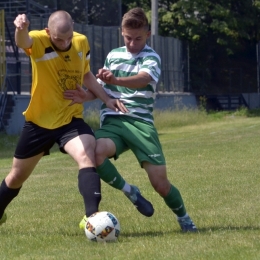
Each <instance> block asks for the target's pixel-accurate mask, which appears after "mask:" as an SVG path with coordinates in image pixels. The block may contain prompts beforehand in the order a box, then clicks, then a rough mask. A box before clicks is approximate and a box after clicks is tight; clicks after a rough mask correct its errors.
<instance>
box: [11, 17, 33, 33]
mask: <svg viewBox="0 0 260 260" xmlns="http://www.w3.org/2000/svg"><path fill="white" fill-rule="evenodd" d="M29 24H30V22H29V20H28V18H27V16H26V15H25V14H19V15H18V16H17V17H16V18H15V20H14V25H15V27H16V28H17V29H18V30H23V29H27V28H28V27H29Z"/></svg>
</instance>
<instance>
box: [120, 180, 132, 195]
mask: <svg viewBox="0 0 260 260" xmlns="http://www.w3.org/2000/svg"><path fill="white" fill-rule="evenodd" d="M122 191H123V192H127V193H130V192H131V186H130V184H128V183H127V182H126V183H125V185H124V187H123V189H122Z"/></svg>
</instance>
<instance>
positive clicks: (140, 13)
mask: <svg viewBox="0 0 260 260" xmlns="http://www.w3.org/2000/svg"><path fill="white" fill-rule="evenodd" d="M121 26H122V28H127V29H141V28H144V29H147V30H149V23H148V19H147V17H146V15H145V13H144V10H143V9H142V8H140V7H136V8H133V9H130V10H129V11H128V12H127V13H125V14H124V16H123V19H122V23H121Z"/></svg>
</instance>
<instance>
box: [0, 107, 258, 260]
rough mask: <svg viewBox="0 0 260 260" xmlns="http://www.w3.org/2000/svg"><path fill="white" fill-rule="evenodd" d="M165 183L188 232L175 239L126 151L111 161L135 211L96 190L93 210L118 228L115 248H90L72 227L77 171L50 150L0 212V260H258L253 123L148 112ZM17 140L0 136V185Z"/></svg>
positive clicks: (115, 194)
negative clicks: (144, 211) (134, 189)
mask: <svg viewBox="0 0 260 260" xmlns="http://www.w3.org/2000/svg"><path fill="white" fill-rule="evenodd" d="M155 115H156V116H155V119H156V120H155V122H156V125H157V128H158V131H159V135H160V140H161V142H162V145H163V149H164V152H165V157H166V160H167V164H168V177H169V179H170V180H171V182H172V183H173V184H174V185H175V186H177V187H178V188H179V189H180V191H181V193H182V195H183V198H184V201H185V203H186V207H187V209H188V212H189V214H190V215H191V217H192V218H193V220H194V222H195V224H196V225H197V227H198V229H199V232H198V233H197V234H183V233H181V232H180V228H179V226H178V224H177V221H176V219H175V216H174V215H173V213H172V212H171V211H170V210H169V209H168V208H167V207H166V205H165V204H164V203H163V200H162V198H161V197H159V196H158V195H157V194H156V193H155V192H154V190H153V189H152V187H151V186H150V185H149V182H148V179H147V177H146V174H145V172H144V171H142V169H141V168H139V165H138V164H137V162H136V160H135V157H134V156H133V155H132V154H131V152H126V153H125V154H123V155H122V156H121V157H120V160H118V161H116V162H115V165H116V166H117V167H118V169H119V171H120V172H122V174H123V175H124V176H125V178H126V179H127V181H128V182H130V183H133V184H136V185H138V186H139V188H140V189H141V191H142V193H143V195H144V196H145V197H147V198H149V199H150V200H151V201H152V203H153V205H154V208H155V214H154V216H153V217H151V218H146V217H144V216H142V215H140V214H139V213H138V211H137V210H136V209H135V208H134V207H133V206H132V205H131V203H130V202H129V201H128V200H127V198H125V196H124V195H122V193H121V192H120V191H117V190H114V189H112V188H111V187H109V186H108V185H107V184H105V183H103V184H102V192H103V199H102V202H101V204H100V210H107V211H111V212H112V213H114V214H115V215H116V216H117V217H118V219H119V221H120V224H121V234H120V238H119V242H117V243H107V244H103V243H102V244H100V243H94V242H90V241H88V240H87V239H86V237H85V234H84V232H83V231H82V230H80V229H79V228H78V223H79V221H80V220H81V218H82V217H83V214H84V208H83V202H82V199H81V197H80V195H79V193H78V189H77V166H76V165H75V163H74V162H73V161H72V159H71V158H70V157H69V156H66V155H64V154H61V153H60V152H58V150H57V148H56V147H54V149H53V150H52V153H51V155H50V156H47V157H45V158H43V159H42V160H41V161H40V163H39V164H38V166H37V167H36V169H35V171H34V172H33V174H32V175H31V177H30V178H29V179H28V181H27V182H26V183H25V184H24V186H23V188H22V190H21V192H20V194H19V196H18V197H17V198H15V200H14V201H13V202H12V203H11V204H10V205H9V207H8V208H7V210H6V212H7V215H8V219H7V222H6V224H4V225H2V226H1V227H0V259H8V260H9V259H26V260H28V259H44V260H45V259H91V260H98V259H99V260H103V259H104V260H112V259H113V260H135V259H140V260H144V259H147V260H148V259H149V260H150V259H152V260H153V259H154V260H155V259H156V260H163V259H167V260H169V259H176V260H179V259H181V260H182V259H183V260H184V259H185V260H186V259H203V260H204V259H205V260H208V259H209V260H211V259H223V260H224V259H225V260H227V259H228V260H229V259H234V260H238V259H241V260H242V259H243V260H244V259H250V260H251V259H260V221H259V216H260V203H259V200H260V189H259V187H260V173H259V172H260V159H259V158H260V117H258V115H257V114H250V113H248V111H246V112H245V111H244V112H242V113H241V112H240V113H226V114H225V113H216V114H214V115H207V114H205V113H203V112H190V111H184V112H178V113H170V112H164V113H160V112H158V113H155ZM16 141H17V137H10V136H6V135H4V134H2V135H1V136H0V158H1V159H0V178H1V179H3V178H4V177H5V176H6V174H7V173H8V171H9V170H10V166H11V162H12V154H13V151H14V149H15V145H16Z"/></svg>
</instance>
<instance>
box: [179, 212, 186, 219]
mask: <svg viewBox="0 0 260 260" xmlns="http://www.w3.org/2000/svg"><path fill="white" fill-rule="evenodd" d="M188 216H189V215H188V213H186V214H185V215H184V216H183V217H177V218H178V219H182V218H186V217H188Z"/></svg>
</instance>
